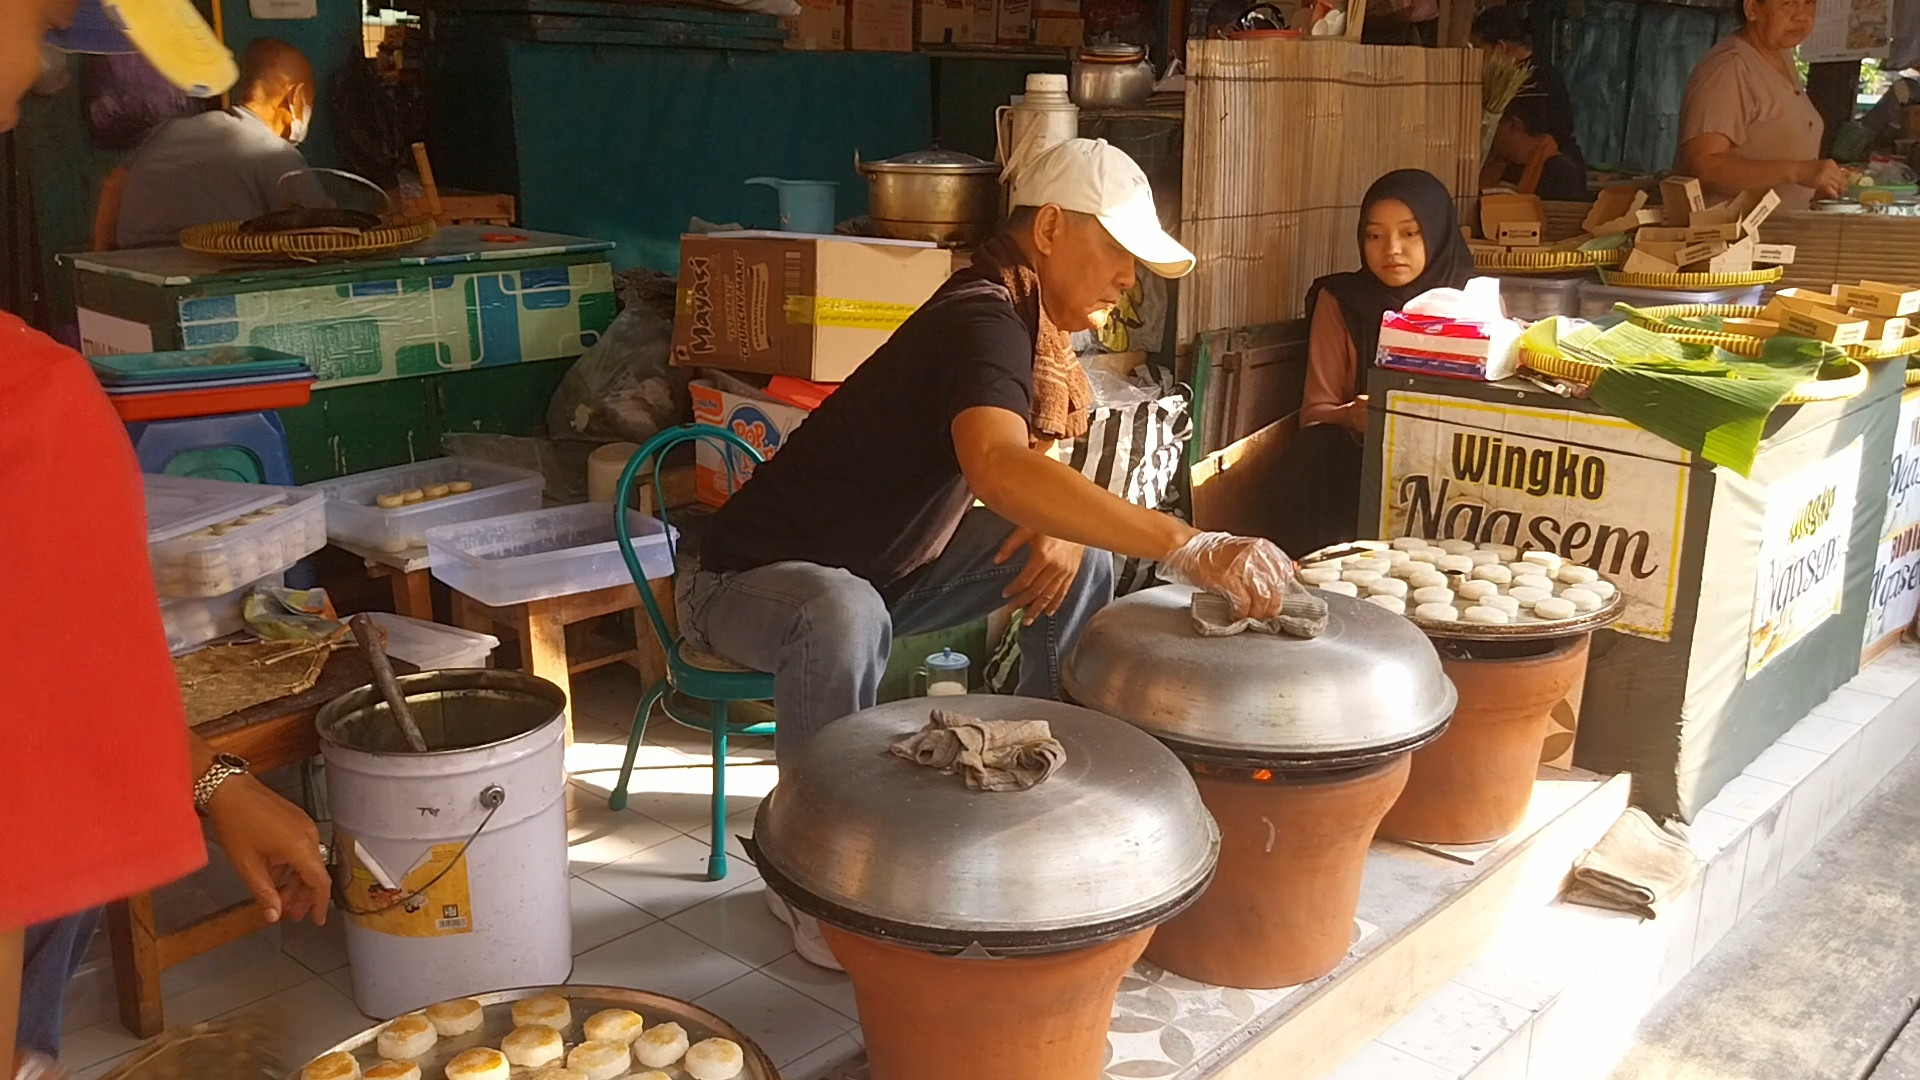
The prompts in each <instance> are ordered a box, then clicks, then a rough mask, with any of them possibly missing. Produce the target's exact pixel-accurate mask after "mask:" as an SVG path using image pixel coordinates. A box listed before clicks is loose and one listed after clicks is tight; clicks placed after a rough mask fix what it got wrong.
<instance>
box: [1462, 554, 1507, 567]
mask: <svg viewBox="0 0 1920 1080" xmlns="http://www.w3.org/2000/svg"><path fill="white" fill-rule="evenodd" d="M1467 559H1468V560H1469V561H1471V562H1472V563H1473V565H1474V566H1475V567H1476V568H1477V567H1481V566H1494V565H1496V564H1498V563H1499V562H1500V561H1501V559H1500V556H1498V555H1495V554H1494V553H1493V552H1491V551H1469V552H1467Z"/></svg>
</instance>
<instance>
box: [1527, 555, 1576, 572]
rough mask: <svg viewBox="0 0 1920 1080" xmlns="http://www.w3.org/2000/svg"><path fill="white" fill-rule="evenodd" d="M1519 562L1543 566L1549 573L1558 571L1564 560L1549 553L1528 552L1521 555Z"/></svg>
mask: <svg viewBox="0 0 1920 1080" xmlns="http://www.w3.org/2000/svg"><path fill="white" fill-rule="evenodd" d="M1520 561H1521V562H1524V563H1532V564H1533V565H1535V566H1544V567H1546V568H1547V569H1548V570H1550V571H1551V570H1558V569H1560V564H1561V563H1562V562H1565V561H1566V560H1564V559H1562V558H1561V557H1560V556H1559V555H1556V554H1555V553H1553V552H1551V551H1528V552H1524V553H1522V554H1521V556H1520Z"/></svg>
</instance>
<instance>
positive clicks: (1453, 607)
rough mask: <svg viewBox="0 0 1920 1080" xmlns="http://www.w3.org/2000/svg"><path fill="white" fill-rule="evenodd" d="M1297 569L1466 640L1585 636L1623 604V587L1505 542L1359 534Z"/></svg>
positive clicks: (1308, 579)
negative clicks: (1361, 537) (1360, 536)
mask: <svg viewBox="0 0 1920 1080" xmlns="http://www.w3.org/2000/svg"><path fill="white" fill-rule="evenodd" d="M1299 575H1300V580H1301V583H1302V584H1304V585H1306V586H1307V587H1309V588H1319V589H1328V590H1331V591H1335V592H1340V593H1344V594H1346V595H1349V596H1356V597H1359V598H1360V599H1363V600H1366V601H1368V602H1369V603H1373V604H1377V605H1379V606H1380V607H1384V608H1386V609H1387V610H1389V611H1392V612H1394V613H1395V614H1399V615H1403V616H1405V617H1406V618H1407V619H1408V620H1409V621H1411V622H1412V623H1413V624H1414V625H1415V626H1418V627H1419V628H1420V629H1421V630H1423V631H1425V632H1426V633H1427V634H1428V635H1429V636H1431V637H1440V638H1457V639H1462V640H1467V641H1516V640H1523V641H1524V640H1536V639H1543V638H1556V637H1565V636H1568V635H1571V634H1583V633H1587V632H1589V631H1593V630H1598V629H1600V628H1602V627H1604V626H1607V625H1608V624H1610V623H1612V622H1613V621H1614V620H1615V619H1618V618H1619V617H1620V614H1621V612H1622V611H1624V610H1625V609H1626V596H1625V594H1624V593H1622V592H1621V591H1620V589H1619V587H1618V586H1616V585H1615V584H1614V583H1613V582H1611V581H1608V580H1607V579H1606V578H1605V577H1604V576H1603V575H1601V574H1600V573H1599V572H1597V571H1595V570H1592V569H1591V568H1588V567H1585V566H1581V565H1579V564H1577V563H1574V562H1572V561H1570V560H1565V559H1562V558H1560V557H1559V556H1558V555H1555V554H1553V553H1552V552H1537V551H1525V552H1523V551H1520V550H1519V549H1517V548H1515V547H1512V546H1510V545H1504V544H1475V543H1471V542H1469V541H1465V540H1425V539H1422V538H1420V537H1401V538H1399V539H1396V540H1393V541H1385V540H1357V541H1353V542H1351V543H1346V544H1339V545H1335V546H1333V547H1328V548H1322V549H1321V550H1319V551H1316V552H1314V553H1313V554H1311V555H1308V556H1306V557H1305V558H1303V559H1301V560H1300V570H1299ZM1542 608H1545V609H1546V610H1544V611H1543V610H1541V609H1542Z"/></svg>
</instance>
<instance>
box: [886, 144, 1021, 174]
mask: <svg viewBox="0 0 1920 1080" xmlns="http://www.w3.org/2000/svg"><path fill="white" fill-rule="evenodd" d="M855 163H856V164H857V165H858V166H859V169H860V171H861V172H891V173H938V174H943V175H953V174H955V173H958V174H961V175H972V174H975V173H979V174H988V173H991V174H993V175H995V176H998V175H999V174H1000V166H998V165H995V164H994V163H993V162H991V161H982V160H981V159H979V158H977V157H974V156H973V155H972V154H963V153H961V152H960V151H958V150H914V151H910V152H908V153H905V154H900V155H899V156H897V157H890V158H888V159H886V160H885V161H865V162H862V161H859V160H858V158H857V157H856V159H855Z"/></svg>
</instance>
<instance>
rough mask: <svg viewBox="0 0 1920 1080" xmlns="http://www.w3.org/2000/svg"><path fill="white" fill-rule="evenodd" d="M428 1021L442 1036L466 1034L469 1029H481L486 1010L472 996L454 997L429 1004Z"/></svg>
mask: <svg viewBox="0 0 1920 1080" xmlns="http://www.w3.org/2000/svg"><path fill="white" fill-rule="evenodd" d="M425 1015H426V1018H427V1021H428V1022H429V1023H431V1024H432V1025H433V1029H434V1030H435V1031H438V1032H439V1033H440V1034H441V1036H442V1037H443V1038H444V1037H447V1036H451V1035H465V1034H466V1033H467V1032H469V1031H478V1030H480V1025H481V1024H482V1023H483V1022H484V1021H485V1020H486V1011H485V1010H483V1009H481V1008H480V1003H479V1002H477V1001H475V1000H473V999H472V998H454V999H453V1000H452V1001H443V1002H441V1003H440V1004H438V1005H429V1006H427V1011H426V1013H425Z"/></svg>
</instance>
